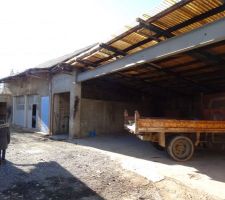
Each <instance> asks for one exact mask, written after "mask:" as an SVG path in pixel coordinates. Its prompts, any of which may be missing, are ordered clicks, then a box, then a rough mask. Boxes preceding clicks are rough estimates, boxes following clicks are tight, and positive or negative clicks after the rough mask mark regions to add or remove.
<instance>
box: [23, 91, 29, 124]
mask: <svg viewBox="0 0 225 200" xmlns="http://www.w3.org/2000/svg"><path fill="white" fill-rule="evenodd" d="M27 108H28V101H27V95H25V96H24V125H23V126H24V127H27Z"/></svg>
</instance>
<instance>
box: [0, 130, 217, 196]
mask: <svg viewBox="0 0 225 200" xmlns="http://www.w3.org/2000/svg"><path fill="white" fill-rule="evenodd" d="M0 199H10V200H20V199H21V200H31V199H37V200H45V199H46V200H47V199H48V200H51V199H52V200H54V199H69V200H70V199H80V200H97V199H110V200H111V199H112V200H133V199H135V200H136V199H139V200H144V199H152V200H160V199H166V200H170V199H171V200H172V199H173V200H174V199H182V200H183V199H184V200H185V199H210V200H213V199H215V198H213V197H212V196H209V195H207V194H206V193H203V192H200V191H197V190H193V189H190V188H188V187H186V186H184V185H182V184H181V183H179V182H177V181H175V180H173V179H169V178H166V179H164V180H162V181H160V182H158V183H152V182H150V181H149V180H147V179H146V178H144V177H142V176H140V175H138V174H135V173H134V172H131V171H128V170H125V169H123V167H122V166H121V164H120V163H119V162H117V161H116V160H112V159H111V158H110V157H109V156H107V155H106V154H104V153H100V152H99V151H95V150H94V149H91V148H90V149H88V148H84V147H82V146H80V145H76V141H75V140H74V141H73V142H71V141H54V140H50V139H48V138H44V137H42V136H40V135H38V134H34V133H32V134H31V133H15V132H14V133H13V134H12V142H11V144H10V147H9V149H8V154H7V162H6V164H4V165H1V166H0Z"/></svg>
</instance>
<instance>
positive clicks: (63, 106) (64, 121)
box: [53, 92, 70, 134]
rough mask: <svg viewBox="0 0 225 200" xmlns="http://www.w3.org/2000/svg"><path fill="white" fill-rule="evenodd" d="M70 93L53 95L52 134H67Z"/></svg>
mask: <svg viewBox="0 0 225 200" xmlns="http://www.w3.org/2000/svg"><path fill="white" fill-rule="evenodd" d="M69 119H70V92H65V93H57V94H54V113H53V134H69Z"/></svg>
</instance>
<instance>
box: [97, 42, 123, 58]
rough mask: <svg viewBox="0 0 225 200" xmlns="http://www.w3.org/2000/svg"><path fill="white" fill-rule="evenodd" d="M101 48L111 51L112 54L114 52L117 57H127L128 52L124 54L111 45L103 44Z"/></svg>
mask: <svg viewBox="0 0 225 200" xmlns="http://www.w3.org/2000/svg"><path fill="white" fill-rule="evenodd" d="M100 47H102V48H103V49H107V50H108V51H111V52H113V53H115V54H117V55H121V56H126V55H127V53H126V52H124V51H122V50H119V49H117V48H115V47H112V46H110V45H107V44H104V43H101V44H100Z"/></svg>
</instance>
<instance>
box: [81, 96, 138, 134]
mask: <svg viewBox="0 0 225 200" xmlns="http://www.w3.org/2000/svg"><path fill="white" fill-rule="evenodd" d="M136 108H137V106H136V105H133V104H129V103H123V102H116V101H104V100H94V99H84V98H82V100H81V118H80V126H81V128H80V129H81V130H80V133H81V137H85V136H88V135H89V134H90V132H91V131H95V133H96V134H97V135H102V134H120V133H122V132H124V127H123V126H124V110H125V109H127V110H128V111H129V112H130V113H134V111H135V109H136Z"/></svg>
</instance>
